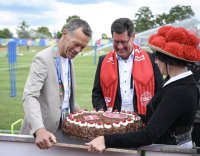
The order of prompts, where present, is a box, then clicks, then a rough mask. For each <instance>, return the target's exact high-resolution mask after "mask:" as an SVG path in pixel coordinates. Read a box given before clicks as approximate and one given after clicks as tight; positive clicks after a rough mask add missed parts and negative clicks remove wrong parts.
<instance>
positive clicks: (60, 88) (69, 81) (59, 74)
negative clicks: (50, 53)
mask: <svg viewBox="0 0 200 156" xmlns="http://www.w3.org/2000/svg"><path fill="white" fill-rule="evenodd" d="M54 52H56V53H57V47H54ZM55 61H56V70H57V76H58V84H59V95H60V97H61V98H62V96H63V93H64V87H63V83H62V79H61V57H60V56H59V55H57V57H56V58H55ZM70 66H71V61H70V59H68V77H67V81H68V87H67V89H68V98H69V97H70V88H71V74H70Z"/></svg>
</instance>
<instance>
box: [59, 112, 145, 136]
mask: <svg viewBox="0 0 200 156" xmlns="http://www.w3.org/2000/svg"><path fill="white" fill-rule="evenodd" d="M141 127H142V121H141V118H140V117H139V116H138V115H137V114H136V113H133V112H125V111H121V112H117V111H114V112H109V111H106V112H104V111H98V112H97V111H95V110H91V111H87V110H83V111H79V112H75V113H73V114H69V115H68V116H67V117H66V118H65V120H64V122H63V126H62V130H63V131H64V133H66V134H68V135H71V136H73V137H76V138H81V139H87V140H91V139H94V138H96V137H97V136H101V135H104V134H113V133H125V132H130V131H137V130H139V129H141Z"/></svg>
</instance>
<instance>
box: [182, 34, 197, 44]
mask: <svg viewBox="0 0 200 156" xmlns="http://www.w3.org/2000/svg"><path fill="white" fill-rule="evenodd" d="M185 44H186V45H189V46H194V47H197V46H198V45H199V39H198V38H197V37H196V36H195V35H193V34H188V38H187V41H186V43H185Z"/></svg>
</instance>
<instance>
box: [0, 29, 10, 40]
mask: <svg viewBox="0 0 200 156" xmlns="http://www.w3.org/2000/svg"><path fill="white" fill-rule="evenodd" d="M12 36H13V34H12V33H11V32H10V30H9V29H7V28H4V29H3V30H0V38H12Z"/></svg>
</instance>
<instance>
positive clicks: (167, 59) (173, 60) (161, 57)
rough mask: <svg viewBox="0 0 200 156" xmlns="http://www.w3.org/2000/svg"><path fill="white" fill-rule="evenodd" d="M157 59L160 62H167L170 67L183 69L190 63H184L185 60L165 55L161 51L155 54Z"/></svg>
mask: <svg viewBox="0 0 200 156" xmlns="http://www.w3.org/2000/svg"><path fill="white" fill-rule="evenodd" d="M155 57H156V58H157V59H158V60H160V61H161V62H165V63H166V64H169V65H174V66H178V67H183V66H187V64H188V62H187V61H184V60H180V59H177V58H174V57H171V56H168V55H165V54H163V53H161V52H159V51H156V52H155Z"/></svg>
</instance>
